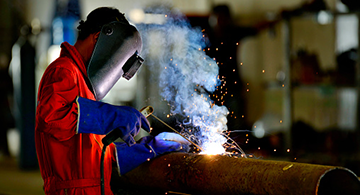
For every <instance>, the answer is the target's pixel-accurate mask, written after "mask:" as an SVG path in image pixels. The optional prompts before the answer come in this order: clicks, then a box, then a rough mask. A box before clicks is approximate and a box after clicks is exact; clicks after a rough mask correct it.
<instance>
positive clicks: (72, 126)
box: [37, 68, 79, 141]
mask: <svg viewBox="0 0 360 195" xmlns="http://www.w3.org/2000/svg"><path fill="white" fill-rule="evenodd" d="M40 87H41V88H40V89H39V90H40V91H39V97H38V106H37V115H38V116H37V117H38V120H37V121H38V123H39V124H38V125H40V126H41V128H38V129H39V130H40V131H43V132H44V133H49V134H51V135H52V136H53V137H55V138H56V139H58V140H59V141H64V140H68V139H70V138H71V137H72V136H74V135H75V134H76V125H77V116H78V109H77V104H76V102H75V98H76V96H78V95H79V88H78V86H77V83H76V76H75V74H74V73H73V72H72V71H71V70H69V69H66V68H53V69H51V70H49V71H47V72H46V75H44V77H43V80H42V84H41V86H40Z"/></svg>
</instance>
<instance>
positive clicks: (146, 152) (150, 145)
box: [115, 134, 190, 175]
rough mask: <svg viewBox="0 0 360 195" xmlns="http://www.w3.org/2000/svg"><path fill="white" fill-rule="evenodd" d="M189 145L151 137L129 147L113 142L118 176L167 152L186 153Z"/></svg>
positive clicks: (185, 142) (181, 141)
mask: <svg viewBox="0 0 360 195" xmlns="http://www.w3.org/2000/svg"><path fill="white" fill-rule="evenodd" d="M159 135H160V134H159ZM184 140H185V139H184ZM189 144H190V143H189V142H187V141H186V140H185V141H183V140H180V142H177V141H169V140H164V139H163V138H162V136H159V137H158V136H155V137H154V136H151V135H149V136H146V137H143V138H141V139H140V140H139V141H138V143H137V144H135V145H133V146H130V147H129V146H128V145H126V144H125V143H119V142H115V147H116V161H117V165H118V169H119V174H120V175H124V174H126V173H127V172H129V171H131V170H133V169H135V168H136V167H137V166H139V165H140V164H142V163H144V162H146V161H150V160H151V159H153V158H155V157H157V156H159V155H162V154H165V153H168V152H188V151H189Z"/></svg>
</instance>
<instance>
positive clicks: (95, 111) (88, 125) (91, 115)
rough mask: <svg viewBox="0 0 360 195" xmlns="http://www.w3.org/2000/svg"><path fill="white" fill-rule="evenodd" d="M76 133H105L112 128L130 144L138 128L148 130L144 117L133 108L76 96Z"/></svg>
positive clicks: (147, 122)
mask: <svg viewBox="0 0 360 195" xmlns="http://www.w3.org/2000/svg"><path fill="white" fill-rule="evenodd" d="M76 101H77V104H78V125H77V127H78V128H77V133H93V134H99V135H106V134H108V133H109V132H111V131H112V130H114V131H119V132H120V133H119V134H120V138H121V139H122V140H124V142H125V143H126V144H127V145H129V146H131V145H133V144H135V143H136V142H135V139H134V137H135V136H136V135H137V134H138V133H139V131H140V129H141V128H143V129H144V130H146V131H148V132H150V124H149V121H148V120H147V119H146V117H145V116H144V115H143V114H141V113H140V112H139V111H138V110H136V109H135V108H132V107H129V106H114V105H111V104H107V103H103V102H98V101H94V100H89V99H86V98H82V97H78V98H77V99H76Z"/></svg>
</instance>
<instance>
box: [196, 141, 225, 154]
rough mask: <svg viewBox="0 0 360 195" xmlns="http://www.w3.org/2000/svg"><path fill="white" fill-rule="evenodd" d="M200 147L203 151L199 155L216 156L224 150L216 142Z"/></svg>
mask: <svg viewBox="0 0 360 195" xmlns="http://www.w3.org/2000/svg"><path fill="white" fill-rule="evenodd" d="M202 147H203V149H204V151H202V152H201V153H200V154H207V155H216V154H223V153H225V148H224V147H223V146H222V145H221V144H219V143H217V142H210V143H206V144H204V145H203V146H202Z"/></svg>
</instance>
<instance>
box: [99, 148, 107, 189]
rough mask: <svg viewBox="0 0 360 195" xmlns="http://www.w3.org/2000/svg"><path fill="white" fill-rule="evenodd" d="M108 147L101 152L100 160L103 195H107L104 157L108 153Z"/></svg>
mask: <svg viewBox="0 0 360 195" xmlns="http://www.w3.org/2000/svg"><path fill="white" fill-rule="evenodd" d="M106 147H107V145H104V146H103V148H102V152H101V159H100V177H101V179H100V183H101V184H100V185H101V195H105V186H104V157H105V152H106Z"/></svg>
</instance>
